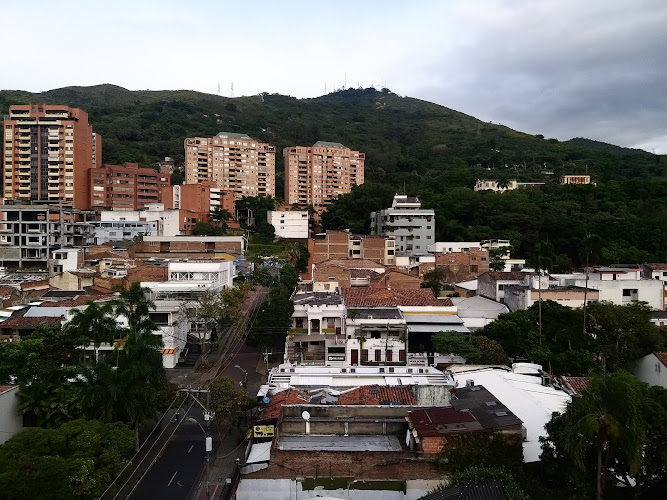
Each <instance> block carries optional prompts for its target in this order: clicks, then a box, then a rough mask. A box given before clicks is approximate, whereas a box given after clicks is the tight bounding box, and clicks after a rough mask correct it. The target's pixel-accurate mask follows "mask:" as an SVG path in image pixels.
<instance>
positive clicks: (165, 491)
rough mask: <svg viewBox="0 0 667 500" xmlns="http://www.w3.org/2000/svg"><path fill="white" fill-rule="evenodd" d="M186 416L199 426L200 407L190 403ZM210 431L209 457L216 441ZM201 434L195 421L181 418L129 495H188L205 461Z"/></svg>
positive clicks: (141, 499) (166, 498) (168, 499)
mask: <svg viewBox="0 0 667 500" xmlns="http://www.w3.org/2000/svg"><path fill="white" fill-rule="evenodd" d="M195 404H196V403H195ZM188 405H189V403H188ZM188 417H189V418H195V419H196V420H197V421H198V422H200V423H201V424H202V426H203V424H204V416H203V413H202V411H201V410H200V409H195V408H194V407H193V408H192V409H191V410H190V411H189V412H188ZM171 425H176V424H171ZM204 427H205V426H204ZM211 434H212V435H213V437H214V439H213V452H212V453H211V456H212V457H213V456H215V452H216V450H217V448H218V446H219V444H220V442H219V440H218V439H217V436H215V433H214V432H213V429H211ZM204 438H205V434H204V431H203V430H202V428H201V427H200V426H199V424H198V423H194V422H189V421H188V420H187V419H186V420H183V422H181V423H180V425H179V427H178V430H177V431H176V433H175V434H174V436H173V437H172V439H171V440H170V442H169V444H167V446H166V447H165V449H164V450H163V451H162V453H161V454H160V456H159V458H158V459H157V461H156V462H155V463H154V464H153V466H152V467H151V469H150V471H149V472H148V473H147V474H146V475H145V476H144V478H143V479H142V481H141V482H140V483H139V484H138V485H137V487H136V489H135V490H134V491H133V492H132V494H131V495H130V497H129V498H131V499H133V500H145V499H152V498H159V499H160V500H172V499H173V500H182V499H185V498H190V496H191V495H192V494H193V493H194V491H195V488H196V487H197V486H198V485H196V484H195V481H196V480H197V477H198V476H199V474H200V472H201V471H202V469H203V467H204V466H205V463H206V460H205V457H206V453H205V449H204Z"/></svg>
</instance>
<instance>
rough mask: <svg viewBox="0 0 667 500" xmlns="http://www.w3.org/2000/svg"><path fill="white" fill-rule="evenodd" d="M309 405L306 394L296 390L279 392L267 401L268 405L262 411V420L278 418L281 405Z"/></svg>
mask: <svg viewBox="0 0 667 500" xmlns="http://www.w3.org/2000/svg"><path fill="white" fill-rule="evenodd" d="M308 403H310V396H309V395H308V393H307V392H304V391H298V390H296V389H287V390H286V391H281V392H279V393H277V394H275V395H274V396H272V397H271V398H270V399H269V402H268V404H267V405H266V406H265V407H264V410H262V420H270V419H274V418H279V417H280V412H281V409H282V407H283V405H303V404H308Z"/></svg>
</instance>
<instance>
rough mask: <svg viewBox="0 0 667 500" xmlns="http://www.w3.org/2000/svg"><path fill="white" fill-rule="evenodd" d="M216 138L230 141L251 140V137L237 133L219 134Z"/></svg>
mask: <svg viewBox="0 0 667 500" xmlns="http://www.w3.org/2000/svg"><path fill="white" fill-rule="evenodd" d="M216 137H227V138H229V139H251V137H250V136H249V135H246V134H239V133H237V132H219V133H218V134H217V136H216Z"/></svg>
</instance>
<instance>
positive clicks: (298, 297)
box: [292, 292, 343, 306]
mask: <svg viewBox="0 0 667 500" xmlns="http://www.w3.org/2000/svg"><path fill="white" fill-rule="evenodd" d="M292 302H294V305H295V306H300V305H310V306H337V305H340V304H342V303H343V297H341V296H340V295H338V294H337V293H334V292H299V293H296V294H294V296H293V297H292Z"/></svg>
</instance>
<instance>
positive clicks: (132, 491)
mask: <svg viewBox="0 0 667 500" xmlns="http://www.w3.org/2000/svg"><path fill="white" fill-rule="evenodd" d="M185 400H187V397H186V398H185ZM185 400H184V401H183V402H185ZM194 404H195V402H194V401H193V402H192V403H191V404H190V407H189V408H188V409H187V410H185V412H184V413H183V418H182V419H180V420H179V421H178V423H177V424H176V426H175V427H174V430H173V431H171V434H169V437H168V438H167V440H166V441H165V443H164V444H163V445H162V448H160V451H158V453H157V455H155V458H154V459H153V461H152V462H151V464H150V465H149V466H148V467H147V468H146V470H145V471H144V473H143V474H142V475H141V476H140V477H139V479H138V480H137V482H136V483H135V485H134V487H133V488H132V490H130V493H129V494H128V495H127V497H128V498H129V497H130V496H132V493H134V490H136V489H137V486H139V483H140V482H141V480H142V479H143V478H144V477H145V476H146V474H148V472H149V471H150V470H151V468H152V467H153V465H154V464H155V462H156V461H157V459H158V457H159V456H160V455H161V454H162V451H163V450H164V449H165V448H166V447H167V445H168V444H169V442H170V441H171V438H172V436H173V435H174V434H175V433H176V431H177V430H178V428H179V427H180V425H181V424H182V423H183V420H185V417H186V416H187V414H188V412H189V411H190V410H191V409H192V406H193V405H194ZM166 429H167V428H166V427H165V430H166ZM156 443H157V440H156V441H155V443H153V446H155V444H156ZM153 446H151V447H150V448H149V450H148V453H150V451H151V450H152V449H153ZM148 453H147V454H146V456H148ZM145 459H146V457H144V460H145ZM142 462H143V460H142V461H141V462H139V464H140V465H141V463H142ZM131 478H132V476H130V477H129V478H128V480H127V481H126V482H125V484H124V485H123V488H125V485H127V483H128V482H129V481H130V479H131ZM123 488H121V489H119V490H118V493H116V496H114V497H113V499H112V500H116V497H117V496H118V495H119V494H120V492H121V491H122V490H123Z"/></svg>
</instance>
